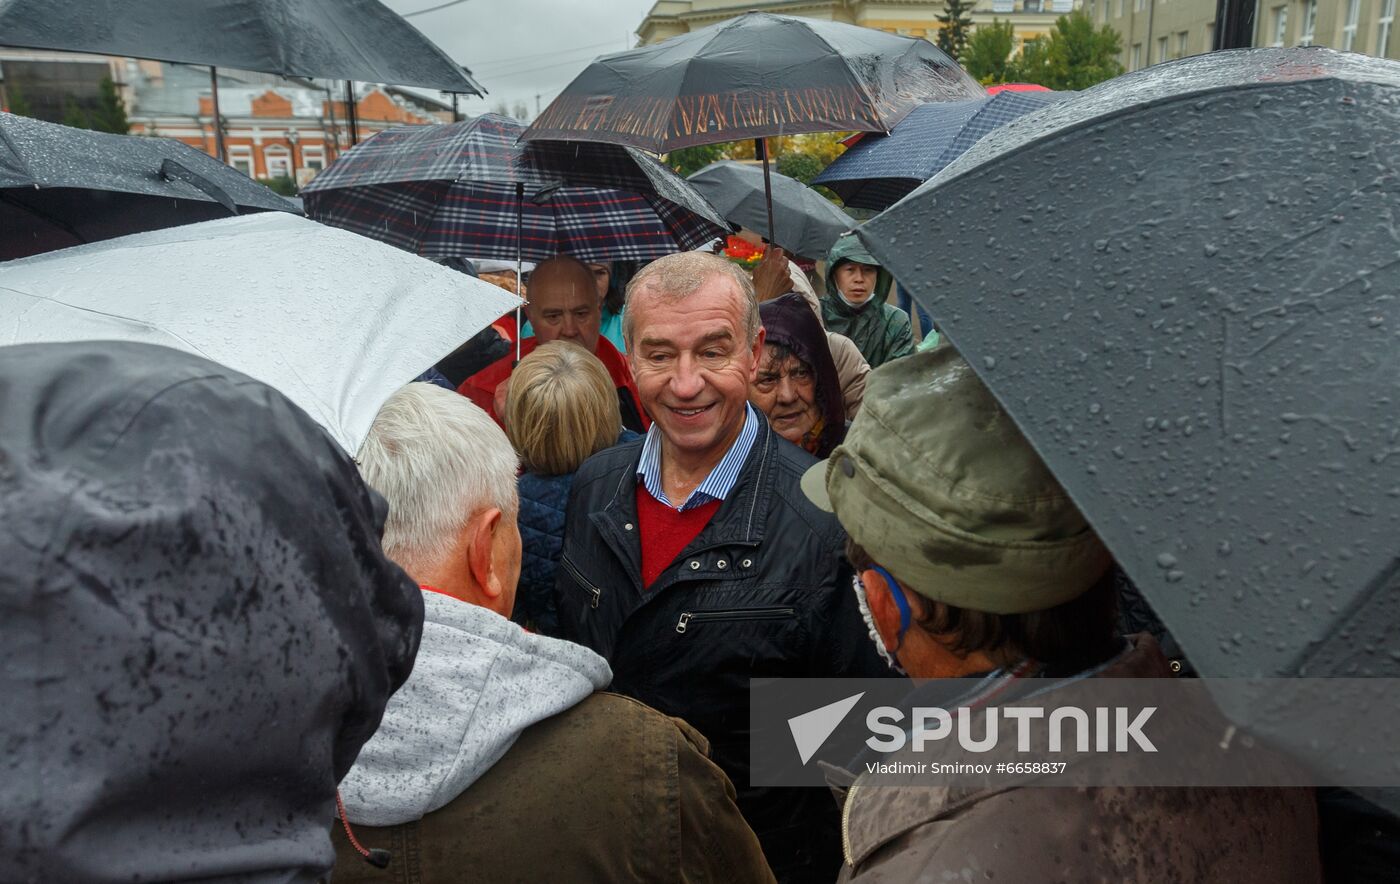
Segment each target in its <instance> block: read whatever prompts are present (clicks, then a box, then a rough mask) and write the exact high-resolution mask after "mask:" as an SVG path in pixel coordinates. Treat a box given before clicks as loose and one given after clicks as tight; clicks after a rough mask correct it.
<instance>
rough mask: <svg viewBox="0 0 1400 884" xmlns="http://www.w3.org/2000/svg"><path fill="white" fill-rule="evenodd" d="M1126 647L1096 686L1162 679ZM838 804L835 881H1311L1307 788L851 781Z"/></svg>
mask: <svg viewBox="0 0 1400 884" xmlns="http://www.w3.org/2000/svg"><path fill="white" fill-rule="evenodd" d="M1134 642H1135V646H1134V648H1133V650H1132V651H1131V652H1130V653H1129V654H1128V655H1127V657H1126V658H1125V659H1124V660H1122V661H1121V662H1119V663H1117V664H1115V665H1114V666H1113V667H1111V668H1110V669H1108V670H1107V671H1105V672H1104V673H1102V675H1101V676H1100V677H1115V676H1116V677H1132V678H1152V677H1164V676H1166V675H1167V674H1168V672H1169V670H1168V669H1167V661H1166V658H1165V657H1163V656H1162V653H1161V651H1160V650H1159V649H1158V647H1157V644H1156V642H1155V641H1153V640H1152V639H1151V638H1149V637H1146V636H1139V637H1135V639H1134ZM974 732H980V731H978V730H977V729H976V728H974ZM845 805H846V806H845V807H844V808H843V814H842V827H841V828H842V841H843V848H844V850H845V855H846V864H845V866H843V868H842V872H841V878H840V880H841V881H843V882H859V884H868V882H881V881H889V882H907V881H954V880H956V881H963V880H968V881H974V880H975V881H984V880H985V881H994V882H997V884H1008V882H1012V884H1020V882H1025V884H1032V882H1034V884H1043V882H1051V881H1066V882H1099V881H1102V882H1109V881H1112V882H1125V881H1133V882H1156V881H1173V882H1188V881H1189V882H1206V881H1209V882H1217V881H1218V882H1222V884H1223V882H1243V881H1268V882H1271V884H1276V882H1309V884H1314V882H1318V881H1320V880H1321V869H1320V860H1319V856H1318V843H1317V810H1316V802H1315V798H1314V794H1313V791H1312V790H1311V789H1264V788H1254V789H1248V788H1229V789H1226V788H1196V787H1191V788H1187V787H1180V788H1130V787H1113V788H1102V787H1080V788H1068V787H1050V786H1046V787H1042V788H1015V787H1010V788H1007V787H1001V788H998V787H997V786H995V785H991V786H988V787H981V788H971V789H969V788H948V787H934V786H923V787H907V786H893V785H890V786H875V785H871V786H868V787H866V788H864V789H862V788H861V784H860V781H859V780H857V781H856V785H855V786H854V787H852V788H851V789H850V790H849V791H847V792H846V794H845Z"/></svg>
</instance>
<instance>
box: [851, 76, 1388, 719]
mask: <svg viewBox="0 0 1400 884" xmlns="http://www.w3.org/2000/svg"><path fill="white" fill-rule="evenodd" d="M1397 127H1400V64H1397V63H1395V62H1392V61H1384V60H1377V59H1370V58H1366V57H1363V56H1360V55H1353V54H1349V53H1337V52H1332V51H1330V50H1324V49H1288V50H1274V49H1267V50H1243V51H1232V52H1224V53H1214V54H1211V55H1205V56H1197V57H1195V58H1190V59H1184V60H1181V61H1178V62H1172V63H1168V64H1163V65H1157V66H1154V67H1152V68H1150V69H1147V70H1145V71H1141V72H1138V73H1135V74H1129V75H1127V76H1124V77H1120V78H1118V79H1116V80H1113V81H1110V82H1108V83H1105V84H1102V85H1100V86H1097V87H1095V88H1093V89H1091V90H1088V91H1087V92H1085V93H1082V94H1081V95H1078V96H1075V97H1072V98H1070V99H1067V100H1065V101H1063V102H1060V103H1058V104H1055V105H1052V106H1050V107H1047V108H1045V109H1043V110H1041V111H1037V112H1035V113H1032V114H1030V115H1027V116H1025V117H1021V118H1020V119H1018V120H1016V121H1014V122H1012V123H1010V124H1008V125H1007V126H1005V127H1003V128H1001V129H998V130H996V131H995V132H993V133H991V134H990V135H988V136H986V137H985V138H984V139H982V140H981V141H979V142H978V143H977V145H976V146H974V147H973V148H972V149H971V150H969V151H968V152H967V153H965V154H964V155H963V156H962V157H960V158H959V159H958V160H956V161H955V162H954V163H953V164H952V165H950V166H948V167H947V168H946V169H945V170H943V171H942V172H941V173H939V174H938V175H937V176H936V177H935V178H934V179H932V180H931V181H930V182H928V183H927V184H925V185H924V186H923V187H921V188H919V189H918V190H916V191H915V192H914V193H913V194H911V195H910V196H908V197H906V198H905V199H904V200H903V201H902V202H901V203H899V204H898V205H897V206H895V207H893V208H891V209H890V210H889V211H887V212H885V213H884V214H882V215H880V216H878V217H876V218H875V219H873V220H872V221H870V222H869V223H868V224H866V225H865V226H864V227H863V228H862V229H861V230H860V235H861V238H862V239H864V240H865V241H866V242H867V243H868V244H869V246H870V249H871V251H872V252H873V253H874V254H875V255H876V256H877V257H878V258H879V259H880V261H881V263H882V264H884V265H885V266H887V267H888V268H889V269H890V271H891V272H892V273H893V274H894V275H895V276H896V277H897V278H898V279H900V280H901V282H903V283H904V284H905V285H907V286H909V287H910V292H911V293H912V294H913V295H914V297H915V298H916V299H917V300H919V301H920V302H921V303H922V304H924V306H926V307H927V308H928V311H929V313H930V314H931V315H932V317H933V320H934V322H935V324H937V326H938V328H939V330H940V331H942V332H944V333H946V334H947V335H948V337H949V338H950V339H951V340H952V342H953V343H954V345H956V346H957V347H958V348H959V350H961V351H962V352H963V354H964V355H966V356H967V357H968V359H969V361H970V362H971V363H972V364H973V366H974V367H976V368H977V370H978V371H979V373H980V374H981V375H982V377H983V378H984V380H986V382H987V383H988V384H989V385H990V386H991V388H992V390H993V391H994V392H995V393H996V395H997V396H998V398H999V399H1000V400H1001V402H1002V403H1003V404H1004V405H1005V406H1006V407H1007V409H1008V410H1009V411H1010V412H1011V414H1012V415H1013V416H1014V417H1015V419H1016V421H1017V423H1018V424H1019V425H1020V426H1021V428H1022V429H1023V430H1024V431H1025V432H1026V434H1027V436H1028V437H1029V438H1030V439H1031V441H1032V442H1033V443H1034V444H1035V446H1036V447H1037V449H1038V450H1039V451H1040V452H1041V454H1042V455H1043V456H1044V457H1045V459H1046V461H1047V463H1048V464H1049V465H1050V467H1051V469H1053V470H1054V472H1055V474H1056V475H1057V476H1058V477H1059V478H1060V480H1061V481H1062V482H1063V483H1064V485H1065V487H1066V488H1067V489H1068V490H1069V492H1070V493H1071V495H1073V497H1074V499H1075V500H1076V502H1078V504H1079V505H1080V507H1081V509H1082V510H1083V511H1084V513H1085V514H1086V515H1087V516H1088V517H1089V519H1090V521H1091V522H1093V524H1094V526H1095V528H1096V529H1097V530H1098V532H1099V533H1100V534H1101V535H1102V537H1103V539H1104V540H1105V541H1106V542H1107V544H1108V545H1109V547H1110V549H1111V550H1112V551H1113V553H1114V555H1115V557H1116V558H1117V559H1118V561H1119V562H1120V563H1121V564H1122V566H1123V567H1124V568H1125V569H1126V571H1127V572H1128V574H1129V575H1130V576H1131V577H1132V579H1133V580H1134V581H1135V582H1136V583H1137V584H1138V585H1139V586H1140V587H1141V589H1142V591H1143V592H1144V593H1145V594H1146V596H1147V598H1148V600H1149V601H1150V603H1151V604H1152V606H1153V607H1154V609H1155V610H1156V612H1157V613H1158V615H1159V616H1160V617H1161V618H1162V620H1163V621H1165V623H1166V625H1167V626H1168V627H1169V628H1170V629H1171V631H1172V633H1173V634H1174V635H1175V636H1176V638H1177V639H1178V640H1179V641H1180V643H1181V645H1182V646H1183V647H1184V649H1185V650H1186V652H1187V654H1188V655H1189V656H1190V658H1191V659H1192V661H1193V662H1194V663H1195V665H1196V666H1197V668H1198V669H1199V670H1200V671H1201V672H1202V673H1203V674H1206V675H1217V676H1220V675H1269V676H1272V675H1316V676H1331V675H1359V676H1390V677H1395V676H1400V298H1397V292H1400V223H1397V212H1400V177H1397V169H1400V142H1397V141H1396V140H1395V139H1394V138H1393V137H1390V135H1388V134H1385V133H1394V132H1395V131H1396V130H1397ZM1295 712H1296V710H1295ZM1285 726H1286V725H1285Z"/></svg>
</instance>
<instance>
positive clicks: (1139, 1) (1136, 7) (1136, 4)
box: [1133, 0, 1148, 12]
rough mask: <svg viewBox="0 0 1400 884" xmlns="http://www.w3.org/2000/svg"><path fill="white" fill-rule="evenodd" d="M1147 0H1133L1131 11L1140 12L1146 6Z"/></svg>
mask: <svg viewBox="0 0 1400 884" xmlns="http://www.w3.org/2000/svg"><path fill="white" fill-rule="evenodd" d="M1147 4H1148V0H1133V11H1134V12H1142V11H1143V10H1144V9H1146V8H1147Z"/></svg>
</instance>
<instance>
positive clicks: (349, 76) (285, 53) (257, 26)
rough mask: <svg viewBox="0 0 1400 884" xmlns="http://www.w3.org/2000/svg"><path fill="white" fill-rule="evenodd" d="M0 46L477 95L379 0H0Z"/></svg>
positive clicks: (462, 76) (474, 86)
mask: <svg viewBox="0 0 1400 884" xmlns="http://www.w3.org/2000/svg"><path fill="white" fill-rule="evenodd" d="M0 44H3V45H5V46H23V47H27V48H30V49H60V50H66V51H70V52H95V53H98V54H101V55H123V56H129V57H131V58H153V59H158V60H160V61H174V62H185V63H187V64H207V65H214V66H216V67H226V68H238V69H239V70H245V71H264V72H267V73H271V74H280V75H282V76H284V77H326V78H329V79H334V80H365V81H370V82H375V83H393V84H396V85H399V86H423V87H427V88H430V89H441V90H443V91H445V92H467V93H471V94H474V95H480V94H482V92H481V87H480V86H478V85H477V83H476V81H474V80H473V79H472V78H471V77H470V76H469V75H468V74H467V73H466V72H464V71H463V69H462V68H461V67H460V66H459V65H458V64H457V63H456V62H454V61H453V60H452V59H451V58H449V57H448V56H447V53H445V52H443V51H442V50H441V49H439V48H438V47H437V46H436V45H434V44H433V42H432V41H431V40H429V39H428V38H427V37H425V36H423V34H422V33H421V32H419V30H418V29H417V28H415V27H413V25H411V24H409V23H408V22H407V21H406V20H405V19H404V18H403V17H402V16H400V15H399V14H398V13H396V12H394V11H393V10H391V9H389V8H388V7H387V6H385V5H384V4H383V3H381V2H379V0H123V2H119V3H101V4H95V3H93V2H92V0H0Z"/></svg>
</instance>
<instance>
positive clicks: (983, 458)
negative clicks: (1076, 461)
mask: <svg viewBox="0 0 1400 884" xmlns="http://www.w3.org/2000/svg"><path fill="white" fill-rule="evenodd" d="M802 490H803V491H804V492H805V493H806V495H807V496H808V497H809V498H811V499H812V501H813V502H814V503H816V504H817V505H818V506H820V507H822V508H823V509H825V510H828V511H830V512H834V513H836V516H837V518H839V519H840V520H841V524H842V525H843V526H844V527H845V529H846V531H847V532H848V533H849V534H850V536H851V538H852V539H853V540H855V541H856V542H857V543H859V544H860V545H861V546H862V547H863V548H864V549H865V551H866V552H868V553H869V554H870V555H871V557H872V558H873V559H874V560H875V561H876V562H878V563H880V564H881V565H882V566H884V567H885V568H887V569H889V571H890V572H891V573H892V574H894V576H895V577H897V578H899V580H900V582H901V583H902V584H903V585H904V586H905V587H907V588H908V589H912V590H914V591H915V592H918V593H919V594H920V595H923V596H925V597H927V598H930V599H933V600H935V601H939V602H943V603H945V604H948V605H952V606H955V607H958V608H968V609H971V610H976V611H986V612H990V613H993V614H1023V613H1028V612H1031V611H1041V610H1046V609H1048V608H1053V607H1055V606H1057V605H1061V604H1064V603H1065V602H1068V601H1070V600H1071V599H1073V598H1075V597H1077V596H1079V595H1081V594H1082V593H1083V592H1085V591H1086V590H1088V589H1089V588H1090V587H1091V586H1093V584H1094V583H1095V581H1097V580H1098V579H1099V578H1100V577H1101V576H1102V575H1103V573H1104V571H1105V570H1106V569H1107V568H1108V566H1109V562H1110V558H1109V554H1108V550H1107V549H1105V547H1104V545H1103V543H1102V542H1101V541H1100V540H1099V538H1098V536H1097V535H1096V534H1095V533H1094V532H1093V530H1092V529H1091V528H1090V527H1089V523H1088V522H1086V521H1085V519H1084V516H1083V515H1081V514H1080V512H1079V510H1078V508H1076V507H1075V505H1074V503H1073V502H1072V501H1071V500H1070V499H1069V495H1068V494H1066V493H1065V490H1064V489H1063V488H1061V487H1060V484H1059V483H1058V482H1056V481H1055V478H1054V477H1053V476H1052V475H1051V474H1050V471H1049V469H1047V468H1046V466H1045V464H1044V462H1042V461H1041V459H1040V457H1039V455H1037V454H1036V453H1035V451H1034V450H1033V449H1032V448H1031V446H1030V443H1029V442H1027V441H1026V438H1025V437H1024V436H1023V435H1021V431H1020V430H1018V429H1017V428H1016V425H1015V424H1014V423H1012V421H1011V418H1010V417H1009V416H1008V415H1007V413H1006V412H1005V411H1004V410H1003V409H1002V407H1001V406H1000V405H999V404H998V403H997V402H996V400H995V399H993V398H992V395H991V393H990V392H989V391H988V390H987V388H986V387H985V386H984V385H983V384H982V382H981V380H979V379H978V378H977V375H976V374H975V373H974V372H973V371H972V368H971V367H970V366H969V365H968V364H967V362H966V361H964V360H963V358H962V357H961V356H959V355H958V354H957V351H955V350H954V349H953V348H952V347H949V346H942V347H937V348H935V349H933V350H930V351H927V352H924V353H916V354H914V355H912V356H907V357H905V358H903V359H896V360H894V361H893V362H890V363H887V364H886V365H883V366H881V367H880V368H879V369H877V370H876V371H874V372H873V373H871V375H870V379H869V382H868V384H867V388H866V393H865V404H864V405H863V406H862V407H861V411H860V414H858V415H857V416H856V419H855V421H854V422H853V423H852V424H851V427H850V430H849V431H848V432H847V434H846V439H845V441H844V442H843V443H842V444H841V445H840V446H839V447H837V448H836V449H835V450H834V451H833V452H832V454H831V457H829V458H828V459H827V460H825V461H823V462H822V463H819V464H817V465H816V466H814V467H812V468H811V469H809V470H808V471H807V473H806V475H804V476H803V477H802Z"/></svg>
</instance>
